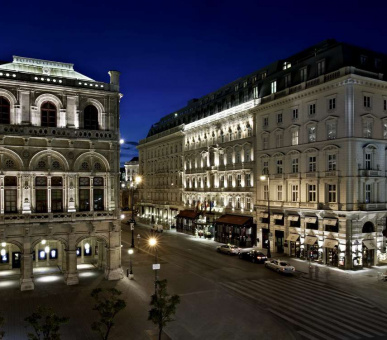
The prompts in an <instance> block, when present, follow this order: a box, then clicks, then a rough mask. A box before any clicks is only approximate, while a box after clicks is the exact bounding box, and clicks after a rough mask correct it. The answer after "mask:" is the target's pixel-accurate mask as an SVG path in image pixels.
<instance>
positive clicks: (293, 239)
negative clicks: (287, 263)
mask: <svg viewBox="0 0 387 340" xmlns="http://www.w3.org/2000/svg"><path fill="white" fill-rule="evenodd" d="M285 245H287V246H288V251H289V256H294V257H300V256H301V243H300V235H298V234H289V235H288V237H287V238H286V243H285Z"/></svg>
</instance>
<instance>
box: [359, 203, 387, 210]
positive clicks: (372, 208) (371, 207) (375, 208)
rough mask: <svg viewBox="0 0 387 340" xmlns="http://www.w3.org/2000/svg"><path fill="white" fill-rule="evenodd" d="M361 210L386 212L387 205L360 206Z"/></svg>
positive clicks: (369, 204)
mask: <svg viewBox="0 0 387 340" xmlns="http://www.w3.org/2000/svg"><path fill="white" fill-rule="evenodd" d="M359 208H360V210H386V203H364V204H359Z"/></svg>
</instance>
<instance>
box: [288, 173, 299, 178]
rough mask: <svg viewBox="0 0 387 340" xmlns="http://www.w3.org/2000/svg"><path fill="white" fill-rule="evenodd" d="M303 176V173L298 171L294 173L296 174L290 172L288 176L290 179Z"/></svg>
mask: <svg viewBox="0 0 387 340" xmlns="http://www.w3.org/2000/svg"><path fill="white" fill-rule="evenodd" d="M300 177H301V174H300V173H299V172H296V173H294V174H288V178H289V179H290V178H292V179H294V178H300Z"/></svg>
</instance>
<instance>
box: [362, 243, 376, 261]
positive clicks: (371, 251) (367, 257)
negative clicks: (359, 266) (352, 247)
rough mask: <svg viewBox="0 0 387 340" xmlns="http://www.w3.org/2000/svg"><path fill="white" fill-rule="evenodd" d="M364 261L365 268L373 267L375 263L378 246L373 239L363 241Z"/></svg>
mask: <svg viewBox="0 0 387 340" xmlns="http://www.w3.org/2000/svg"><path fill="white" fill-rule="evenodd" d="M362 245H363V252H362V261H363V267H371V266H373V265H374V261H375V250H376V244H375V241H374V240H373V239H369V240H363V244H362Z"/></svg>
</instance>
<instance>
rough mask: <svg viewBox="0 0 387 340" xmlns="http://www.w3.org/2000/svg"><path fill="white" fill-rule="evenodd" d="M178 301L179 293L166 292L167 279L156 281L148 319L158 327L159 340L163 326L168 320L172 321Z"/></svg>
mask: <svg viewBox="0 0 387 340" xmlns="http://www.w3.org/2000/svg"><path fill="white" fill-rule="evenodd" d="M179 303H180V296H179V295H172V296H170V295H169V294H168V292H167V280H162V281H156V293H155V294H153V295H152V297H151V302H150V305H151V306H153V308H152V309H151V310H150V311H149V315H148V320H151V321H152V322H153V323H154V324H155V325H157V326H158V328H159V340H160V339H161V334H162V332H163V328H165V326H166V325H167V323H168V322H171V321H174V319H173V316H174V315H175V313H176V307H177V305H178V304H179Z"/></svg>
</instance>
